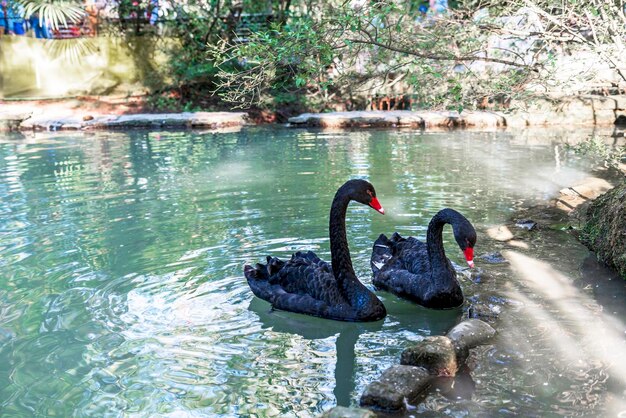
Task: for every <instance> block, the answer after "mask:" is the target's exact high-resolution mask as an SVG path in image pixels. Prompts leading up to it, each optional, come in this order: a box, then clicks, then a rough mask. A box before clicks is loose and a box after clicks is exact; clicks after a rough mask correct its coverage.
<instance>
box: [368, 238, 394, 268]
mask: <svg viewBox="0 0 626 418" xmlns="http://www.w3.org/2000/svg"><path fill="white" fill-rule="evenodd" d="M391 257H393V252H392V243H391V241H390V240H389V238H387V236H386V235H385V234H380V236H379V237H378V239H377V240H376V241H375V242H374V248H372V259H371V260H370V264H371V266H372V271H373V272H374V275H377V274H378V272H379V271H380V269H381V268H383V266H384V265H385V264H386V263H387V261H389V259H390V258H391Z"/></svg>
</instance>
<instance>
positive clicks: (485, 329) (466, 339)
mask: <svg viewBox="0 0 626 418" xmlns="http://www.w3.org/2000/svg"><path fill="white" fill-rule="evenodd" d="M494 335H496V330H495V329H493V327H492V326H491V325H489V324H488V323H486V322H484V321H481V320H480V319H474V318H472V319H467V320H465V321H463V322H461V323H460V324H458V325H457V326H455V327H454V328H452V329H451V330H450V331H449V332H448V334H447V336H448V338H449V339H450V340H451V341H452V343H453V344H454V349H455V351H456V353H457V355H459V357H466V356H467V352H468V350H469V349H470V348H473V347H476V346H478V345H482V344H486V343H487V342H489V340H491V338H493V336H494Z"/></svg>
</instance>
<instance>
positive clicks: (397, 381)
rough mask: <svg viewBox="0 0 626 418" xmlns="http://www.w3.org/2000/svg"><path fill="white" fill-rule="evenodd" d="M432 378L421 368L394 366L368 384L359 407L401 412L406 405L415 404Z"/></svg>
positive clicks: (425, 390)
mask: <svg viewBox="0 0 626 418" xmlns="http://www.w3.org/2000/svg"><path fill="white" fill-rule="evenodd" d="M431 380H432V376H431V375H430V374H429V372H428V370H426V369H424V368H422V367H414V366H406V365H395V366H391V367H390V368H388V369H387V370H385V371H384V372H383V374H382V375H381V377H380V379H379V380H377V381H374V382H372V383H370V384H369V385H368V386H367V387H366V388H365V391H364V392H363V395H362V396H361V400H360V404H361V406H366V407H370V408H376V409H382V410H386V411H401V410H403V409H405V407H406V403H407V402H408V403H416V402H417V401H418V400H419V399H420V398H421V397H422V396H423V395H424V394H425V393H426V392H427V390H428V388H429V387H430V382H431Z"/></svg>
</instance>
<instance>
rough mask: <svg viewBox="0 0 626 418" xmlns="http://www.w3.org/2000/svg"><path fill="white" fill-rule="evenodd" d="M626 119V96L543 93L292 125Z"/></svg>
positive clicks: (323, 116)
mask: <svg viewBox="0 0 626 418" xmlns="http://www.w3.org/2000/svg"><path fill="white" fill-rule="evenodd" d="M621 120H626V96H624V95H621V96H592V95H585V96H563V95H555V96H542V97H535V98H531V99H526V100H525V101H518V100H514V101H512V102H511V103H510V105H509V108H508V109H505V110H504V111H498V112H495V111H488V110H483V111H463V112H461V113H458V112H445V111H438V112H437V111H427V110H423V111H422V110H420V111H408V110H391V111H354V112H334V113H304V114H302V115H299V116H296V117H293V118H290V119H289V123H290V124H291V126H294V127H298V126H305V127H322V128H354V127H358V128H385V127H408V128H421V129H436V128H440V129H441V128H444V129H449V128H480V129H499V128H503V127H526V126H548V125H550V126H572V125H574V126H613V125H616V124H619V121H621Z"/></svg>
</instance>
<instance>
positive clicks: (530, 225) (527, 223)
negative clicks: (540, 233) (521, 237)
mask: <svg viewBox="0 0 626 418" xmlns="http://www.w3.org/2000/svg"><path fill="white" fill-rule="evenodd" d="M515 226H516V227H518V228H522V229H528V230H529V231H532V230H533V229H535V228H536V227H537V222H535V221H533V220H532V219H520V220H519V221H517V222H515Z"/></svg>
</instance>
